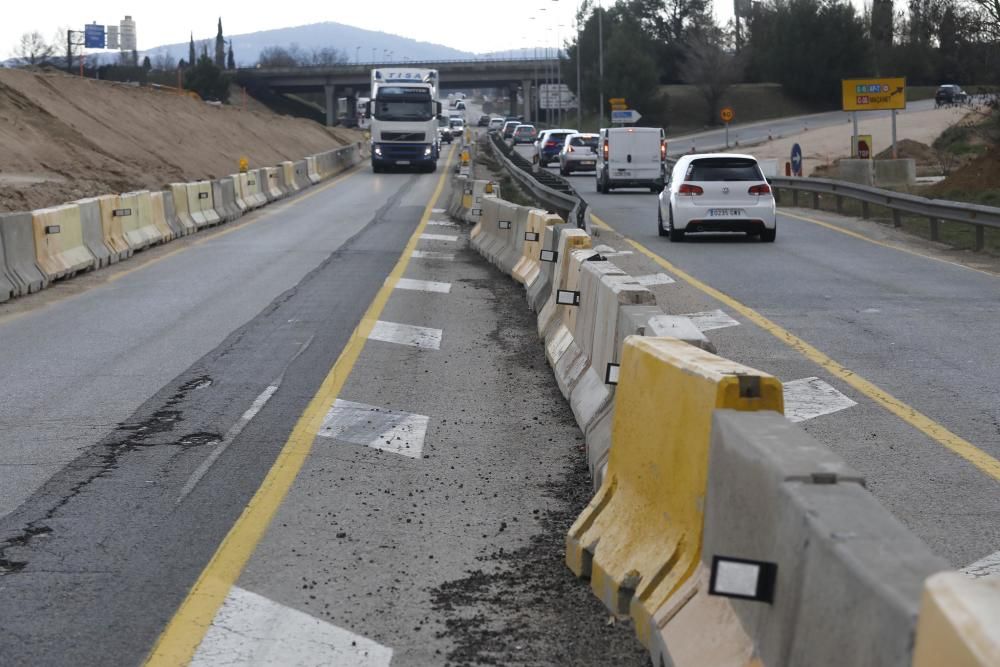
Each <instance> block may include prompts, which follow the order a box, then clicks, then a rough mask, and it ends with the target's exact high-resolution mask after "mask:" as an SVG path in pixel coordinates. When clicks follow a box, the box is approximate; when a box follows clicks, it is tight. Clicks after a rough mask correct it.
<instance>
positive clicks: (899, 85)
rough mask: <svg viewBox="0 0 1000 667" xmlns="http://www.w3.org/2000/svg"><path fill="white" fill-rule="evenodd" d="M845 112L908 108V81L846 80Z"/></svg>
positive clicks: (843, 82)
mask: <svg viewBox="0 0 1000 667" xmlns="http://www.w3.org/2000/svg"><path fill="white" fill-rule="evenodd" d="M841 92H842V93H843V98H844V100H843V102H844V111H883V110H885V109H905V108H906V79H905V78H904V77H901V76H899V77H893V78H888V79H874V78H873V79H844V80H843V81H841Z"/></svg>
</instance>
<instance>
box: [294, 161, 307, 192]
mask: <svg viewBox="0 0 1000 667" xmlns="http://www.w3.org/2000/svg"><path fill="white" fill-rule="evenodd" d="M292 164H293V165H294V166H295V185H297V186H298V188H299V190H305V189H306V188H308V187H310V186H312V182H311V181H310V180H309V163H307V162H306V161H305V160H298V161H297V162H293V163H292Z"/></svg>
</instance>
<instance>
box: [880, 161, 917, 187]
mask: <svg viewBox="0 0 1000 667" xmlns="http://www.w3.org/2000/svg"><path fill="white" fill-rule="evenodd" d="M916 182H917V161H916V160H914V159H912V158H906V159H900V160H875V185H876V186H878V187H880V188H893V187H900V186H904V185H913V184H914V183H916Z"/></svg>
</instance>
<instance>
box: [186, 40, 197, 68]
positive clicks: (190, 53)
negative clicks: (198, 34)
mask: <svg viewBox="0 0 1000 667" xmlns="http://www.w3.org/2000/svg"><path fill="white" fill-rule="evenodd" d="M195 58H196V56H195V54H194V33H193V32H192V33H191V43H190V44H189V45H188V59H187V64H188V66H189V67H190V66H191V65H194V64H195V62H196V60H195Z"/></svg>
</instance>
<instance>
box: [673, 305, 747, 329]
mask: <svg viewBox="0 0 1000 667" xmlns="http://www.w3.org/2000/svg"><path fill="white" fill-rule="evenodd" d="M683 317H687V318H690V319H691V321H692V322H694V325H695V326H696V327H698V330H699V331H701V332H703V333H704V332H705V331H711V330H712V329H725V328H726V327H735V326H738V325H739V322H737V321H736V320H734V319H733V318H731V317H729V315H727V314H726V313H725V311H722V310H706V311H705V312H702V313H688V314H686V315H684V316H683Z"/></svg>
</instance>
